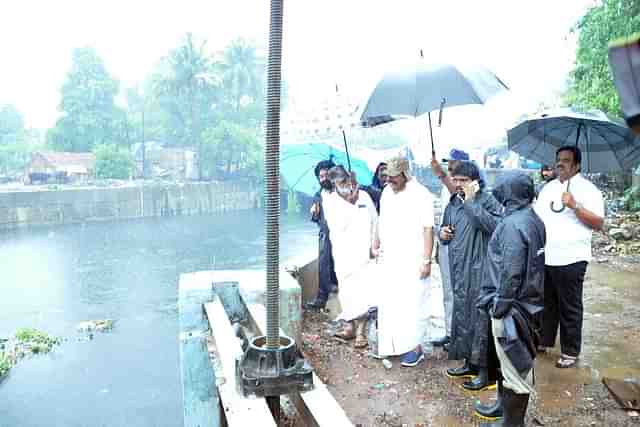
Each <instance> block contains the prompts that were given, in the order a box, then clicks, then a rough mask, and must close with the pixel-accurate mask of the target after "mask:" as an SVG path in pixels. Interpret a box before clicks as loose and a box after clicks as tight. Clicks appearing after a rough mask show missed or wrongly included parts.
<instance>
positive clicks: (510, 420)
mask: <svg viewBox="0 0 640 427" xmlns="http://www.w3.org/2000/svg"><path fill="white" fill-rule="evenodd" d="M502 405H503V410H504V416H503V417H502V425H503V426H506V427H524V417H525V415H526V414H527V406H528V405H529V395H528V394H516V393H514V392H513V391H512V390H510V389H508V388H506V387H503V393H502Z"/></svg>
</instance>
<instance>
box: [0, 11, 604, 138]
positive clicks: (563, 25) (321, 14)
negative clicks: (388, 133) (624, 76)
mask: <svg viewBox="0 0 640 427" xmlns="http://www.w3.org/2000/svg"><path fill="white" fill-rule="evenodd" d="M5 3H8V4H3V10H2V16H1V17H0V55H1V57H2V65H1V66H0V104H3V103H12V104H14V105H16V106H17V107H18V109H19V110H20V111H21V112H22V113H23V115H24V116H25V119H26V121H27V124H28V125H29V126H33V127H48V126H51V125H52V124H53V123H54V122H55V119H56V117H57V114H58V113H57V105H58V102H59V89H60V86H61V85H62V82H63V80H64V77H65V73H66V72H67V71H68V69H69V67H70V62H71V51H72V49H73V48H75V47H81V46H86V45H90V46H93V47H95V48H96V49H97V51H98V53H99V55H100V56H101V57H102V58H103V59H104V61H105V63H106V65H107V68H108V70H109V71H110V72H111V73H112V75H114V76H115V77H117V78H118V79H119V80H120V81H121V85H122V86H123V87H129V86H132V85H135V83H136V82H138V81H140V80H141V79H143V78H144V77H145V76H146V75H147V74H148V73H149V72H150V71H151V70H152V68H153V66H154V64H155V63H156V62H157V61H158V59H159V58H160V57H161V56H163V55H164V54H166V53H167V52H168V50H169V49H171V48H173V47H175V46H176V45H177V44H178V42H179V40H180V38H181V36H182V35H183V34H184V33H186V32H193V33H194V34H195V35H196V36H199V37H201V38H206V39H208V41H209V46H210V48H211V50H212V51H215V50H218V49H222V48H223V47H224V46H225V45H226V44H228V43H229V42H230V41H231V40H232V39H234V38H236V37H239V36H242V37H245V38H248V39H252V40H255V41H256V42H258V43H260V44H262V45H266V41H267V37H268V21H269V17H268V13H269V2H268V1H266V0H234V1H219V0H218V1H216V0H209V1H196V0H183V1H179V2H178V1H163V0H156V1H149V0H136V1H124V0H112V1H110V2H105V1H96V0H82V1H72V0H59V1H56V2H53V1H46V0H40V1H36V0H19V1H18V0H7V1H6V2H5ZM594 4H595V0H562V1H559V0H537V1H521V0H511V1H507V0H504V1H497V0H486V1H471V0H469V1H455V0H442V1H432V0H416V1H408V0H395V1H394V2H391V1H388V0H385V1H382V0H323V1H309V0H306V1H305V0H295V1H285V5H284V7H285V19H286V21H285V28H284V30H285V41H284V48H285V51H284V58H283V63H284V74H285V79H286V80H287V81H288V83H289V85H290V88H291V93H292V94H293V95H295V97H296V100H298V101H300V100H302V102H304V101H305V100H306V101H308V102H313V99H315V98H316V97H322V96H326V94H327V93H328V92H330V91H332V90H334V85H335V83H338V84H339V86H340V90H341V91H344V92H348V93H353V94H357V95H358V96H363V97H364V96H366V94H367V93H368V91H370V90H371V89H372V87H373V86H374V85H375V83H376V81H377V80H378V79H379V78H380V77H381V75H382V74H383V73H384V71H385V70H388V69H390V68H397V67H398V66H399V65H401V64H410V63H411V62H412V61H416V60H417V58H418V56H419V51H420V49H422V50H423V51H424V55H425V58H426V60H427V61H433V62H440V61H454V62H456V61H462V62H474V63H481V64H483V65H485V66H487V67H489V68H490V69H492V70H493V71H494V72H495V73H496V74H497V75H498V76H499V77H500V78H501V79H502V80H504V81H505V82H506V83H507V84H508V85H509V86H510V87H511V89H512V92H513V93H514V96H516V97H518V98H519V99H521V100H522V99H524V100H527V101H531V102H532V103H535V102H536V101H537V100H538V99H540V98H541V97H543V96H544V95H546V94H548V93H550V92H552V91H554V90H557V89H558V88H561V87H562V85H563V83H564V81H565V78H566V74H567V72H568V71H569V70H570V69H571V67H572V64H573V60H574V56H575V40H574V38H573V37H571V36H570V34H569V32H570V28H571V27H572V25H573V24H575V22H576V21H577V19H578V18H579V17H580V16H582V15H583V14H584V13H585V11H586V10H587V9H588V7H590V6H593V5H594Z"/></svg>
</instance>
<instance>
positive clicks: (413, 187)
mask: <svg viewBox="0 0 640 427" xmlns="http://www.w3.org/2000/svg"><path fill="white" fill-rule="evenodd" d="M380 203H381V206H380V222H379V227H380V243H381V249H382V256H381V264H382V265H381V266H382V268H381V270H382V271H381V280H380V283H379V285H378V286H379V302H378V354H379V355H381V356H392V355H401V354H404V353H407V352H409V351H411V350H414V349H415V348H416V347H417V346H418V345H421V344H422V343H423V342H424V340H425V337H426V336H430V337H435V333H434V331H433V329H434V328H433V325H434V324H438V323H440V324H441V323H442V320H443V317H444V314H443V306H442V286H441V283H440V281H439V279H440V277H439V274H438V276H437V279H435V280H434V278H432V277H428V278H426V279H420V267H421V266H422V265H423V262H424V256H425V241H424V232H425V230H427V229H428V228H432V227H433V201H432V197H431V195H430V193H429V192H428V190H427V189H426V188H424V187H422V186H421V185H420V184H418V183H417V182H415V181H414V180H411V181H409V182H408V183H407V186H406V188H405V189H404V190H403V191H401V192H398V193H395V192H393V190H392V189H391V188H388V187H387V188H385V190H384V191H383V194H382V199H381V202H380ZM431 268H432V272H434V270H435V269H437V266H435V265H432V266H431ZM438 319H439V320H438ZM440 330H442V328H441V329H440Z"/></svg>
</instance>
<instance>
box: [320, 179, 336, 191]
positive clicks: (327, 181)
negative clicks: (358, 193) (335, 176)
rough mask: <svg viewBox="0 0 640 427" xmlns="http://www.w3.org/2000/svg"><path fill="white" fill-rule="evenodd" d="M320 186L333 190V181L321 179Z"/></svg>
mask: <svg viewBox="0 0 640 427" xmlns="http://www.w3.org/2000/svg"><path fill="white" fill-rule="evenodd" d="M320 187H322V188H324V189H325V190H331V189H332V188H333V187H332V186H331V181H329V180H328V179H327V180H324V181H320Z"/></svg>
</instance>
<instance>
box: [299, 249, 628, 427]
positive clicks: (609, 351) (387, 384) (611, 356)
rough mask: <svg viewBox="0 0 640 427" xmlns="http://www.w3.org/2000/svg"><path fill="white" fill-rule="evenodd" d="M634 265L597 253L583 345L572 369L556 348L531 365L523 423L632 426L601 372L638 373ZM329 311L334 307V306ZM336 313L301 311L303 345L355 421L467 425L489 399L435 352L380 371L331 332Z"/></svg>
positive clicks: (474, 422) (490, 395)
mask: <svg viewBox="0 0 640 427" xmlns="http://www.w3.org/2000/svg"><path fill="white" fill-rule="evenodd" d="M639 275H640V264H639V263H638V259H637V258H635V257H621V256H620V255H618V254H616V255H614V256H609V255H608V254H600V255H599V257H598V261H596V262H593V263H591V265H590V266H589V269H588V272H587V278H586V281H585V287H584V289H585V323H584V345H583V353H582V357H581V361H580V365H579V367H577V368H571V369H564V370H562V369H557V368H555V367H554V366H553V365H554V363H555V361H556V360H557V358H558V356H559V352H560V350H559V346H558V345H556V347H555V348H554V349H551V350H550V352H549V353H547V354H545V355H542V356H541V357H539V358H538V359H537V362H536V390H537V391H538V395H537V396H536V397H535V398H534V399H532V401H531V402H530V405H529V410H528V416H527V425H532V426H632V425H640V416H637V414H635V413H633V412H625V411H624V410H621V409H618V406H617V404H616V402H615V401H614V400H613V399H612V398H611V397H610V395H609V392H608V391H607V389H606V388H605V387H604V386H603V384H602V378H603V377H606V376H608V377H613V378H619V379H624V378H629V377H634V378H636V379H638V378H640V276H639ZM334 311H335V309H334ZM333 316H335V313H334V312H331V310H330V311H329V312H322V313H310V312H308V313H305V315H304V321H303V331H304V334H303V344H302V350H303V352H304V353H305V355H306V356H307V357H308V359H309V360H310V361H311V363H312V364H313V366H314V368H315V370H316V373H317V374H318V376H319V377H320V378H321V379H322V380H323V381H324V382H325V384H327V385H328V388H329V390H330V391H331V393H332V394H333V396H334V397H335V398H336V399H337V400H338V402H340V404H341V405H342V407H343V408H344V409H345V411H346V413H347V415H348V416H349V417H350V419H351V421H352V422H353V424H354V425H356V426H398V427H400V426H472V425H477V424H478V423H479V422H480V421H479V420H478V419H477V418H475V417H474V416H473V415H472V412H473V403H474V402H475V401H476V400H477V399H480V400H482V401H485V402H487V401H491V400H492V399H493V398H494V396H495V392H494V391H485V392H482V393H479V394H474V393H469V392H467V391H465V390H464V389H462V387H461V382H462V381H461V380H453V379H450V378H448V377H447V376H445V374H444V370H445V369H446V368H447V367H450V366H456V365H458V364H459V362H456V361H448V360H447V354H446V353H444V352H442V351H441V350H437V351H436V352H435V353H434V354H433V355H432V356H431V357H430V358H428V359H427V360H426V361H425V362H423V363H421V364H420V365H419V366H417V367H415V368H404V367H401V366H400V364H399V360H398V358H391V359H390V360H391V361H392V363H393V367H392V368H391V369H389V370H387V369H385V368H384V366H383V365H382V363H381V361H380V360H376V359H373V358H371V357H370V356H369V355H368V353H367V350H366V349H365V350H355V349H354V348H353V345H352V343H345V342H344V341H342V340H339V339H337V338H335V337H332V336H331V334H330V325H331V319H332V317H333Z"/></svg>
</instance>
